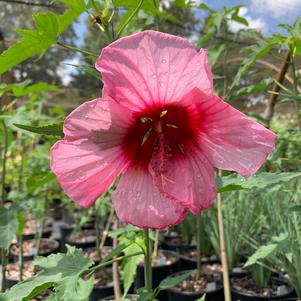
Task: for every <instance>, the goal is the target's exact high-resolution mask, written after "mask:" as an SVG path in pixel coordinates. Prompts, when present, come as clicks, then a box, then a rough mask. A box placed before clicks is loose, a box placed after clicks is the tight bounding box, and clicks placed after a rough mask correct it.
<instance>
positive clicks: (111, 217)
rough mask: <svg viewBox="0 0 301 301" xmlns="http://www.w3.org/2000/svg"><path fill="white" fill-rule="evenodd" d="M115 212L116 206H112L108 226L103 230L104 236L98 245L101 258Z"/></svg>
mask: <svg viewBox="0 0 301 301" xmlns="http://www.w3.org/2000/svg"><path fill="white" fill-rule="evenodd" d="M114 213H115V211H114V207H113V206H112V207H111V211H110V215H109V217H108V220H107V223H106V226H105V228H104V230H103V233H102V238H101V241H100V244H99V245H98V248H97V249H98V253H99V255H100V257H99V259H100V260H101V257H102V254H101V251H102V249H103V247H104V245H105V243H106V239H107V237H108V234H109V230H110V226H111V224H112V221H113V218H114ZM96 218H97V216H96Z"/></svg>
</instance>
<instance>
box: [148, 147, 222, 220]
mask: <svg viewBox="0 0 301 301" xmlns="http://www.w3.org/2000/svg"><path fill="white" fill-rule="evenodd" d="M168 149H169V147H168V146H166V147H164V150H162V145H161V147H157V148H155V150H154V152H153V156H152V159H151V161H150V164H149V171H150V173H151V175H152V177H153V180H154V183H155V184H156V186H157V187H158V189H159V191H160V192H161V193H162V194H163V195H165V196H166V197H169V198H171V199H173V200H175V201H176V202H178V203H179V204H181V205H183V206H185V207H187V208H189V209H190V210H191V212H192V213H193V214H195V215H198V214H199V213H200V211H202V210H205V209H207V208H209V207H210V205H211V204H212V202H213V200H214V199H215V196H216V187H215V177H214V168H213V166H212V165H211V164H210V163H209V161H208V160H207V158H206V157H205V156H204V155H203V154H202V153H201V152H200V150H198V149H196V148H195V147H190V149H188V148H186V149H183V155H179V154H177V155H176V156H173V155H172V154H169V153H168Z"/></svg>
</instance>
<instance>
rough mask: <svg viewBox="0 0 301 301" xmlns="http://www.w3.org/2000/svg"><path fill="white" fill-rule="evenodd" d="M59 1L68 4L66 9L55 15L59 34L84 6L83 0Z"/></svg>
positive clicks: (78, 14) (82, 10)
mask: <svg viewBox="0 0 301 301" xmlns="http://www.w3.org/2000/svg"><path fill="white" fill-rule="evenodd" d="M60 2H63V3H65V4H66V5H67V6H68V9H67V10H66V11H65V12H64V13H63V14H62V15H60V16H58V17H57V20H58V24H59V30H58V33H59V34H61V33H63V32H64V31H65V30H66V28H67V27H68V26H69V25H70V24H71V23H72V22H73V21H74V20H75V19H77V18H78V17H79V16H80V15H81V14H82V13H83V12H84V11H85V8H86V4H85V1H84V0H76V1H74V0H60Z"/></svg>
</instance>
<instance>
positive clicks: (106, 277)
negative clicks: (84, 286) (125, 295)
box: [89, 267, 114, 301]
mask: <svg viewBox="0 0 301 301" xmlns="http://www.w3.org/2000/svg"><path fill="white" fill-rule="evenodd" d="M94 277H95V284H94V287H93V290H92V293H91V295H90V298H89V301H97V300H100V299H102V298H105V297H108V296H112V295H113V294H114V285H113V280H112V278H113V276H112V268H110V267H109V268H106V269H101V270H98V271H96V273H95V274H94ZM100 279H101V280H102V281H100ZM104 282H105V283H104Z"/></svg>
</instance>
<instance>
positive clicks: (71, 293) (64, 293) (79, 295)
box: [55, 276, 94, 301]
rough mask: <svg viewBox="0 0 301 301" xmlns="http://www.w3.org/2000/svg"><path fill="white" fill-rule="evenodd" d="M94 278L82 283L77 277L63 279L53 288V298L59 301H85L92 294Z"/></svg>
mask: <svg viewBox="0 0 301 301" xmlns="http://www.w3.org/2000/svg"><path fill="white" fill-rule="evenodd" d="M93 286H94V278H93V277H91V278H90V279H89V280H87V281H84V280H83V279H81V278H78V277H77V276H73V277H67V278H64V279H63V280H62V281H60V282H59V283H58V285H56V287H55V296H56V297H57V300H60V301H86V300H88V299H89V296H90V294H91V292H92V289H93Z"/></svg>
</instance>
